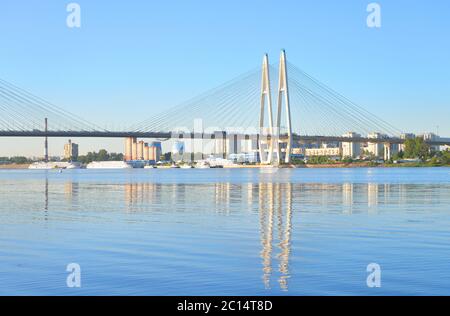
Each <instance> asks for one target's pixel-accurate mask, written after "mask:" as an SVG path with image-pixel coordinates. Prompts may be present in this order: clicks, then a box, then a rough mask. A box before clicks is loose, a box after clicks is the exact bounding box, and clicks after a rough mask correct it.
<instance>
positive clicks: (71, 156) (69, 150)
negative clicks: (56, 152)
mask: <svg viewBox="0 0 450 316" xmlns="http://www.w3.org/2000/svg"><path fill="white" fill-rule="evenodd" d="M64 159H67V160H70V161H72V160H73V161H76V160H77V159H78V144H75V143H72V140H70V139H69V142H68V143H67V144H65V145H64Z"/></svg>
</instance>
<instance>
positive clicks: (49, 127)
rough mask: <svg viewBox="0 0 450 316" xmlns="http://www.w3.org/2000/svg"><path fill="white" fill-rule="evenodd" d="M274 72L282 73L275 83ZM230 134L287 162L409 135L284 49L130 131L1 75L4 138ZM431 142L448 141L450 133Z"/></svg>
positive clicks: (398, 140)
mask: <svg viewBox="0 0 450 316" xmlns="http://www.w3.org/2000/svg"><path fill="white" fill-rule="evenodd" d="M273 77H275V78H276V77H278V82H276V83H277V84H276V85H274V84H272V79H273ZM199 121H200V123H199ZM44 122H46V123H44ZM47 122H48V123H47ZM196 124H197V126H196ZM349 132H352V133H351V134H349ZM374 133H376V134H377V135H378V136H379V137H378V136H377V137H373V134H374ZM371 134H372V136H370V135H371ZM227 135H234V137H235V136H236V135H239V137H241V138H243V139H256V142H257V144H258V147H259V151H260V157H261V160H263V158H262V157H263V155H265V156H267V157H265V158H264V160H266V161H267V162H274V161H276V162H280V161H281V160H284V161H286V162H289V158H290V154H286V153H291V152H292V145H293V143H294V142H349V137H350V138H351V142H354V143H366V142H371V143H383V144H401V143H403V142H404V141H405V139H402V138H401V137H400V135H401V131H400V130H399V129H398V128H396V127H395V126H394V125H392V124H391V123H388V122H387V121H385V120H384V119H381V118H380V117H379V116H377V115H375V114H372V113H370V112H368V111H367V110H365V109H364V108H363V107H361V106H359V105H357V104H355V103H354V102H352V101H350V100H349V99H347V98H346V97H344V96H342V95H341V94H339V93H338V92H336V91H334V90H333V89H331V88H330V87H328V86H326V85H324V84H323V83H321V82H320V81H319V80H317V79H315V78H314V77H312V76H310V75H309V74H307V73H305V72H304V71H302V70H301V69H299V68H297V67H296V66H295V65H293V64H291V63H289V62H287V60H286V55H285V52H284V51H282V53H281V55H280V61H279V64H276V65H272V64H269V61H268V57H267V55H266V56H264V59H263V65H262V70H261V68H257V69H254V70H251V71H249V72H247V73H245V74H243V75H241V76H239V77H237V78H235V79H233V80H230V81H228V82H226V83H224V84H222V85H220V86H219V87H216V88H214V89H211V90H209V91H207V92H205V93H203V94H202V95H199V96H197V97H195V98H193V99H191V100H188V101H187V102H184V103H182V104H180V105H178V106H176V107H173V108H171V109H168V110H166V111H163V112H162V113H160V114H158V115H155V116H153V117H151V118H149V119H147V120H144V121H142V122H140V123H138V124H134V125H132V126H130V127H129V128H127V129H126V130H106V129H104V128H101V127H99V126H97V125H96V124H94V123H92V122H89V121H87V120H85V119H83V118H80V117H78V116H77V115H75V114H73V113H70V112H68V111H66V110H64V109H62V108H61V107H58V106H56V105H54V104H52V103H50V102H48V101H47V100H44V99H42V98H40V97H38V96H35V95H33V94H31V93H29V92H27V91H25V90H23V89H21V88H19V87H17V86H15V85H13V84H11V83H9V82H7V81H5V80H1V79H0V136H2V137H45V138H47V137H123V138H127V137H128V138H156V139H169V138H180V137H181V138H192V139H197V138H201V139H217V138H218V137H221V138H222V137H227ZM426 142H427V143H428V144H430V145H448V144H450V139H449V138H438V139H427V140H426ZM282 152H284V154H282ZM282 155H284V157H285V158H282V157H281V156H282Z"/></svg>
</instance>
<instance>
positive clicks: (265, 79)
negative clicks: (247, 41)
mask: <svg viewBox="0 0 450 316" xmlns="http://www.w3.org/2000/svg"><path fill="white" fill-rule="evenodd" d="M278 69H279V71H278V93H277V119H276V125H274V122H273V116H272V97H271V93H270V76H269V57H268V56H267V54H265V55H264V58H263V64H262V79H261V111H260V116H259V128H260V134H259V135H260V136H259V140H258V147H259V157H260V161H261V163H262V164H276V165H279V164H280V163H281V162H282V160H283V157H282V147H283V146H282V144H284V143H286V148H285V156H284V163H290V162H291V152H292V124H291V109H290V101H289V87H288V76H287V67H286V52H285V51H284V50H282V51H281V54H280V64H279V68H278ZM283 96H284V97H283ZM283 100H284V105H285V115H286V125H287V139H286V140H283V141H281V140H280V133H281V116H282V109H283ZM266 101H267V114H268V116H269V122H268V123H269V126H268V127H265V126H264V113H265V105H266ZM274 153H275V154H276V159H274Z"/></svg>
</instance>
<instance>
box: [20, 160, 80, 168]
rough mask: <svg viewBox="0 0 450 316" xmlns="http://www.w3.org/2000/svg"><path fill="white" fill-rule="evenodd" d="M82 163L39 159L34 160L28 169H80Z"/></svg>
mask: <svg viewBox="0 0 450 316" xmlns="http://www.w3.org/2000/svg"><path fill="white" fill-rule="evenodd" d="M80 168H81V164H80V163H79V162H65V161H50V162H45V161H39V162H34V163H32V164H31V165H30V166H28V169H45V170H50V169H80Z"/></svg>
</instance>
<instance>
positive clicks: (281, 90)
mask: <svg viewBox="0 0 450 316" xmlns="http://www.w3.org/2000/svg"><path fill="white" fill-rule="evenodd" d="M278 77H279V78H278V100H277V109H278V111H277V126H276V136H277V139H276V142H277V162H278V163H281V146H280V142H279V137H280V135H281V113H282V103H283V94H284V105H285V111H286V125H287V141H286V153H285V157H284V163H290V162H291V153H292V125H291V107H290V102H289V86H288V77H287V67H286V52H285V51H284V50H282V51H281V55H280V66H279V76H278Z"/></svg>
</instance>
